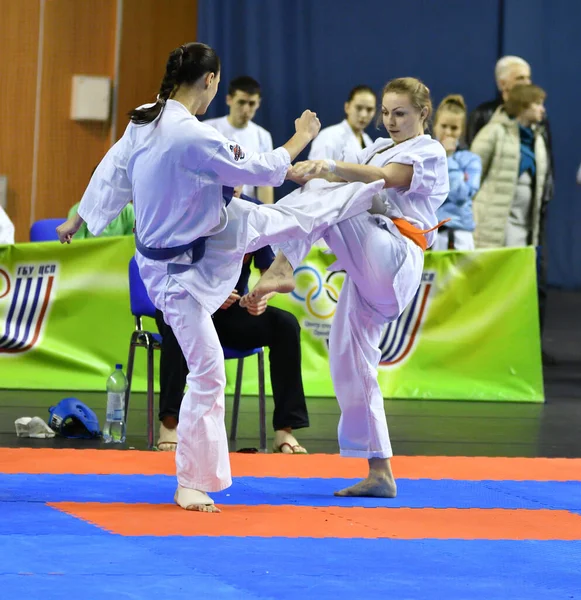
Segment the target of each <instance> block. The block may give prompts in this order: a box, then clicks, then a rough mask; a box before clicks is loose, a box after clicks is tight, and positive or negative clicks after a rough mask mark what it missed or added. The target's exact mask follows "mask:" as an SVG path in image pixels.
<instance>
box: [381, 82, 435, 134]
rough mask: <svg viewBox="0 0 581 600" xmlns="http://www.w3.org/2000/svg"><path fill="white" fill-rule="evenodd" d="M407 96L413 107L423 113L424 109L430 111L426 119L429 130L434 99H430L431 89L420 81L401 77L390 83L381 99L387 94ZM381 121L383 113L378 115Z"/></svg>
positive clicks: (425, 123)
mask: <svg viewBox="0 0 581 600" xmlns="http://www.w3.org/2000/svg"><path fill="white" fill-rule="evenodd" d="M390 92H391V93H393V94H407V96H408V97H409V99H410V102H411V105H412V106H413V107H414V108H415V109H417V110H418V111H419V112H421V111H422V110H423V109H424V108H427V109H428V114H427V115H426V117H425V119H424V123H423V125H424V130H426V129H427V128H428V124H429V120H430V117H431V116H432V110H433V109H432V99H431V97H430V90H429V88H428V87H427V86H426V85H425V84H424V83H423V82H422V81H420V80H419V79H416V78H415V77H399V78H398V79H392V80H391V81H388V82H387V83H386V84H385V86H384V88H383V91H382V92H381V97H382V98H383V97H384V96H385V94H389V93H390ZM379 120H381V113H380V114H379V115H378V121H379Z"/></svg>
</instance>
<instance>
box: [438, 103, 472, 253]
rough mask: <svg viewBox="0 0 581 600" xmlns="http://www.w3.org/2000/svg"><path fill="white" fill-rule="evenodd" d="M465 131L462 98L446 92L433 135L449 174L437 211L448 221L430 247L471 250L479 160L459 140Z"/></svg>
mask: <svg viewBox="0 0 581 600" xmlns="http://www.w3.org/2000/svg"><path fill="white" fill-rule="evenodd" d="M465 131H466V104H465V103H464V98H463V97H462V96H459V95H450V96H446V97H445V98H444V99H443V100H442V102H440V106H438V109H437V110H436V115H435V117H434V137H435V138H436V139H437V140H438V141H439V142H440V143H441V144H442V146H444V149H445V150H446V155H447V157H448V176H449V178H450V193H449V194H448V198H446V201H445V202H444V204H442V206H440V208H439V209H438V212H437V215H438V220H439V221H443V220H444V219H450V221H449V222H448V223H446V225H444V226H442V227H440V229H439V230H438V237H437V238H436V241H435V243H434V245H433V246H432V249H433V250H474V236H473V235H472V232H473V231H474V217H473V215H472V198H473V197H474V194H475V193H476V192H477V191H478V188H479V187H480V176H481V174H482V162H481V160H480V157H479V156H478V155H477V154H474V153H473V152H470V151H469V150H468V149H467V148H466V146H465V145H464V144H463V143H462V138H463V136H464V133H465Z"/></svg>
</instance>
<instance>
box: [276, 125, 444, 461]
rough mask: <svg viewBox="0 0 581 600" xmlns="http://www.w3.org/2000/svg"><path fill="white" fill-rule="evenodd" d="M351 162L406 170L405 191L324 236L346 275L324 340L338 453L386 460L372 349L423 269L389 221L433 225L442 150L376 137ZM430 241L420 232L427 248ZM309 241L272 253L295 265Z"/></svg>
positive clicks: (440, 191)
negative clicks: (336, 411)
mask: <svg viewBox="0 0 581 600" xmlns="http://www.w3.org/2000/svg"><path fill="white" fill-rule="evenodd" d="M357 158H358V162H359V163H361V164H370V165H374V166H378V167H383V166H385V165H387V164H388V163H390V162H394V163H402V164H406V165H413V168H414V174H413V179H412V182H411V185H410V187H409V189H407V190H403V189H396V188H389V189H383V190H382V191H381V192H380V193H379V194H377V195H376V196H375V198H374V202H373V208H372V209H371V211H370V212H369V213H365V214H360V215H357V216H355V217H353V218H351V219H348V220H346V221H343V222H341V223H339V224H337V225H335V226H333V227H331V228H330V229H329V230H328V231H327V233H326V234H325V236H324V239H325V241H326V242H327V244H328V245H329V247H330V248H331V250H332V251H333V252H334V253H335V255H336V256H337V262H336V263H335V264H334V265H332V266H331V267H330V270H338V269H344V270H345V271H346V272H347V275H346V277H345V282H344V284H343V289H342V290H341V293H340V295H339V302H338V304H337V311H336V313H335V316H334V319H333V325H332V327H331V333H330V339H329V357H330V363H331V375H332V378H333V385H334V388H335V394H336V396H337V400H338V401H339V405H340V407H341V420H340V422H339V445H340V448H341V454H342V455H343V456H352V457H361V458H389V457H391V456H392V455H393V452H392V448H391V442H390V439H389V432H388V428H387V421H386V417H385V409H384V404H383V396H382V393H381V390H380V388H379V384H378V381H377V368H378V365H379V361H380V358H381V353H380V351H379V343H380V339H381V334H382V332H383V330H384V328H385V326H386V324H387V323H389V322H391V321H393V320H395V319H397V317H398V316H399V315H400V314H401V313H402V312H403V310H404V309H405V307H406V306H407V305H408V304H409V303H410V302H411V300H412V299H413V297H414V295H415V293H416V292H417V290H418V287H419V285H420V282H421V277H422V269H423V264H424V256H423V252H422V250H421V249H420V247H419V246H417V245H416V244H415V243H414V242H412V241H411V240H409V239H407V238H405V237H403V236H402V235H401V234H400V233H399V231H398V229H397V227H396V226H395V225H394V223H393V221H392V220H391V218H403V219H405V220H407V221H409V222H410V223H412V224H414V225H416V226H417V227H419V228H420V229H430V228H432V227H434V226H435V225H436V224H437V223H438V219H437V217H436V210H437V209H438V208H439V206H440V205H441V204H442V203H443V202H444V200H446V198H447V197H448V192H449V183H448V164H447V160H446V152H445V151H444V149H443V147H442V145H441V144H440V143H439V142H437V141H435V140H432V139H431V137H430V136H429V135H422V136H419V137H416V138H413V139H411V140H408V141H406V142H403V143H401V144H398V145H394V144H393V142H392V140H389V139H378V140H376V142H375V143H374V144H373V145H372V146H371V147H370V148H366V149H365V150H363V151H362V152H360V153H359V155H358V157H357ZM351 185H354V184H347V185H343V187H341V184H329V185H328V186H327V187H326V188H321V189H315V190H306V191H304V192H302V195H304V196H305V197H306V198H309V197H311V196H312V195H313V194H315V195H316V194H321V193H322V192H323V191H324V190H325V189H328V187H331V189H333V188H334V189H335V194H336V195H340V194H342V193H348V189H349V186H351ZM371 213H373V214H371ZM435 236H436V232H431V233H428V234H427V238H428V245H431V244H432V243H433V241H434V239H435ZM311 242H313V237H312V236H311V237H309V238H307V239H306V240H297V241H293V242H290V243H289V242H287V243H284V244H279V245H278V248H279V249H280V250H282V251H283V252H284V253H285V255H286V257H287V258H288V259H289V261H290V262H291V263H292V265H293V266H294V267H296V266H298V265H299V264H300V262H301V261H302V260H303V258H304V257H305V256H306V254H307V253H308V251H309V244H310V243H311Z"/></svg>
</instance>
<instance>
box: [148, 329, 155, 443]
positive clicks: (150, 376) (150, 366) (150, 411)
mask: <svg viewBox="0 0 581 600" xmlns="http://www.w3.org/2000/svg"><path fill="white" fill-rule="evenodd" d="M153 369H154V366H153V342H152V340H149V343H148V345H147V448H148V449H149V450H151V449H152V448H153V406H154V391H153Z"/></svg>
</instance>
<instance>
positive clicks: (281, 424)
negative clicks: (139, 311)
mask: <svg viewBox="0 0 581 600" xmlns="http://www.w3.org/2000/svg"><path fill="white" fill-rule="evenodd" d="M155 320H156V322H157V327H158V329H159V332H160V334H161V335H162V338H163V340H162V344H161V358H160V374H159V376H160V396H159V419H160V420H162V419H163V418H164V417H169V416H172V417H175V418H178V417H179V411H180V406H181V403H182V397H183V395H184V388H185V386H186V377H187V375H188V366H187V363H186V360H185V358H184V355H183V353H182V350H181V348H180V345H179V344H178V341H177V339H176V337H175V335H174V333H173V331H172V329H171V327H169V325H167V323H166V322H165V321H164V320H163V314H162V313H161V311H156V318H155ZM214 326H215V327H216V331H217V333H218V337H219V338H220V343H221V344H222V345H223V346H226V347H228V348H232V349H233V350H250V349H252V348H259V347H261V346H266V347H268V348H270V380H271V383H272V393H273V399H274V414H273V418H272V424H273V427H274V429H275V430H277V429H284V428H285V427H292V428H293V429H300V428H302V427H308V426H309V416H308V412H307V405H306V401H305V392H304V389H303V379H302V374H301V340H300V333H301V328H300V325H299V323H298V321H297V319H296V317H295V316H294V315H293V314H291V313H289V312H288V311H286V310H281V309H279V308H274V307H272V306H269V307H267V309H266V311H265V312H264V313H263V314H262V315H260V316H258V317H254V316H252V315H251V314H249V313H248V311H247V310H246V309H245V308H241V307H240V305H239V304H237V303H236V304H233V305H232V306H231V307H230V308H228V309H226V310H222V309H220V310H218V311H217V312H216V313H215V314H214Z"/></svg>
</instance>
